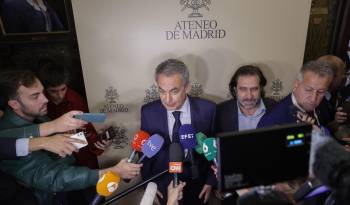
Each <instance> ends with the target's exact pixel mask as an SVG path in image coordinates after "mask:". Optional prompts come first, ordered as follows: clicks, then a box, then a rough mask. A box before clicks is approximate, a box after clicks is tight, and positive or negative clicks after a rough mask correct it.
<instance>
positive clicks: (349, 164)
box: [313, 140, 350, 204]
mask: <svg viewBox="0 0 350 205" xmlns="http://www.w3.org/2000/svg"><path fill="white" fill-rule="evenodd" d="M313 170H314V173H315V175H316V176H317V177H318V178H319V179H320V180H321V181H322V182H323V183H325V184H326V185H328V186H330V187H331V188H332V189H333V190H334V194H333V196H334V198H335V199H336V200H337V201H338V202H341V203H344V204H349V203H350V153H349V151H347V150H346V149H345V148H344V147H343V146H341V145H340V144H338V143H337V142H336V141H334V140H329V141H328V142H327V143H326V144H324V145H323V146H321V147H320V148H319V149H318V150H317V152H316V157H315V163H314V169H313Z"/></svg>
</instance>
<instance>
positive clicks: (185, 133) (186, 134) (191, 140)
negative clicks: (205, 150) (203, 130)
mask: <svg viewBox="0 0 350 205" xmlns="http://www.w3.org/2000/svg"><path fill="white" fill-rule="evenodd" d="M179 138H180V143H181V145H182V147H183V148H184V149H187V150H188V156H189V159H190V163H191V177H192V179H197V178H198V177H199V171H198V164H197V162H196V160H195V159H194V156H193V149H194V148H195V147H196V146H197V140H196V131H195V130H194V128H193V126H192V125H190V124H183V125H181V127H180V129H179Z"/></svg>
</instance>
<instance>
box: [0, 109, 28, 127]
mask: <svg viewBox="0 0 350 205" xmlns="http://www.w3.org/2000/svg"><path fill="white" fill-rule="evenodd" d="M4 119H6V120H7V121H10V122H12V123H13V124H15V125H17V126H23V125H31V124H33V122H31V121H28V120H26V119H23V118H21V117H20V116H19V115H17V114H16V113H15V112H14V111H13V110H12V109H11V108H9V107H7V108H6V110H5V113H4Z"/></svg>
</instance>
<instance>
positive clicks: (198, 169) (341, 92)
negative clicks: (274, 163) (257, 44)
mask: <svg viewBox="0 0 350 205" xmlns="http://www.w3.org/2000/svg"><path fill="white" fill-rule="evenodd" d="M35 71H36V73H34V72H32V71H28V70H26V71H22V70H16V69H14V70H8V71H5V72H2V73H1V76H0V95H1V98H2V99H3V100H4V104H5V105H6V106H5V107H4V110H3V111H4V113H3V116H2V118H1V119H0V144H1V149H0V154H1V155H0V156H1V162H0V168H1V171H2V172H1V175H0V176H1V180H3V181H4V183H2V185H1V188H2V190H4V191H3V192H2V193H4V194H3V195H1V198H0V201H1V202H4V203H8V204H11V203H13V204H16V203H17V204H24V203H25V204H57V203H58V204H87V203H90V202H91V201H92V200H93V197H94V196H95V194H96V192H95V185H96V184H98V182H100V181H99V180H98V179H99V178H101V177H102V178H103V176H104V174H105V173H107V172H108V171H111V172H112V173H115V174H117V175H119V176H120V177H121V178H123V179H124V180H126V181H127V180H128V179H129V180H130V179H133V178H135V177H137V176H139V175H140V174H141V176H142V179H143V180H146V179H148V178H150V177H152V176H153V175H155V174H157V173H159V172H161V171H163V170H166V169H169V168H170V165H169V162H172V161H171V158H172V154H174V152H171V147H172V146H173V144H179V145H180V146H181V147H182V150H181V153H182V152H183V156H182V159H181V160H178V161H179V162H180V161H181V174H180V175H179V176H178V175H177V174H176V172H175V174H174V176H173V175H171V174H164V175H162V176H160V177H158V178H157V179H155V180H154V182H155V183H156V184H157V190H158V191H157V194H156V196H154V198H155V199H154V200H155V203H156V204H177V203H180V204H207V203H208V200H209V197H210V194H211V192H212V191H214V190H215V187H216V183H217V181H216V178H215V174H214V171H213V169H212V168H210V167H211V166H212V163H213V162H208V160H207V159H206V158H205V157H204V155H203V154H200V152H198V151H197V152H196V147H195V145H194V144H192V143H190V142H189V141H186V139H182V138H180V136H187V135H193V134H196V133H202V134H203V135H206V136H214V135H215V134H217V133H221V132H229V131H242V130H247V129H255V128H257V127H265V126H271V125H276V124H285V123H291V122H292V123H293V122H294V123H298V122H306V123H310V124H312V125H314V126H315V129H321V130H327V132H326V133H327V134H328V135H329V136H328V137H329V138H334V140H335V142H329V143H331V144H332V143H333V144H332V145H329V144H327V145H328V146H331V148H330V147H326V146H324V147H321V148H319V153H317V154H316V159H320V160H321V161H322V160H323V159H324V158H327V157H328V154H327V153H329V155H341V156H342V157H340V156H336V157H335V156H333V157H334V158H337V159H335V160H324V161H322V162H319V161H320V160H319V161H317V163H315V167H316V168H315V169H314V170H321V171H315V175H316V176H312V177H317V178H320V179H321V181H322V182H324V183H325V184H326V185H328V186H329V187H330V190H331V191H330V192H327V197H326V198H328V200H329V201H333V202H334V204H347V203H349V201H350V200H349V197H348V196H349V195H350V193H349V184H350V181H349V177H350V176H349V171H350V167H349V166H350V159H349V158H350V156H349V153H348V151H347V146H348V142H349V138H350V137H349V134H350V131H349V130H350V128H349V127H348V126H349V125H348V124H347V123H348V121H347V115H348V111H347V110H346V108H347V106H348V105H347V104H348V103H350V102H349V101H350V94H349V92H350V91H349V88H348V86H349V82H348V80H349V79H348V78H346V75H345V74H346V67H345V64H344V63H343V62H342V60H341V59H339V58H338V57H336V56H329V55H327V56H323V57H321V58H319V59H317V60H315V61H312V62H309V63H306V64H305V65H304V66H302V68H301V69H300V71H299V73H298V76H297V79H296V80H295V82H294V84H293V88H292V91H291V93H290V94H289V95H287V96H286V97H285V98H284V99H283V100H281V101H279V102H276V101H274V100H272V99H269V98H267V97H266V96H265V95H264V86H265V85H266V79H265V77H264V74H263V73H262V71H261V70H260V68H259V67H257V66H254V65H245V66H242V67H240V68H238V69H237V70H236V72H235V73H234V75H233V76H232V79H231V82H230V83H229V88H230V92H231V94H232V99H230V100H227V101H225V102H222V103H220V104H218V105H215V104H214V103H213V102H211V101H208V100H204V99H201V98H195V97H191V96H189V95H188V93H189V91H190V83H189V72H188V69H187V66H186V65H185V64H184V63H183V62H182V61H180V60H177V59H168V60H166V61H164V62H162V63H161V64H159V65H158V66H157V68H156V71H155V81H156V83H157V85H158V89H159V97H160V99H159V100H156V101H154V102H151V103H148V104H146V105H144V106H142V108H141V130H142V132H145V133H147V135H148V136H147V137H146V135H144V138H142V142H148V143H146V145H145V146H143V145H144V144H142V143H141V140H140V139H141V138H139V140H140V141H139V142H138V143H136V144H134V145H133V149H134V150H135V153H136V152H138V153H142V152H143V153H144V155H143V158H142V160H139V162H134V157H135V155H134V154H133V155H132V156H130V158H129V159H128V158H125V159H122V160H121V161H120V162H119V163H117V164H116V165H114V166H112V167H109V168H104V169H101V168H99V166H98V165H97V156H98V155H100V154H102V153H103V151H104V150H106V149H108V147H109V146H110V145H111V140H105V139H101V138H98V135H97V132H96V130H95V129H94V127H93V126H92V124H90V123H87V122H85V121H82V120H79V119H75V118H74V117H73V116H75V115H77V114H81V113H82V112H87V106H86V102H83V100H82V98H81V97H80V96H78V94H77V93H75V91H73V90H71V89H70V88H69V80H68V77H67V75H68V74H66V70H65V68H64V66H61V65H60V64H59V63H56V62H54V61H52V60H48V59H44V60H42V61H40V62H39V63H38V65H37V69H36V70H35ZM53 73H55V74H54V75H52V74H53ZM84 103H85V105H84ZM47 115H48V116H50V117H51V119H49V118H47V117H46V116H47ZM186 124H190V125H193V127H186V128H184V127H185V126H184V125H186ZM76 130H83V131H85V133H86V135H87V136H88V137H87V144H88V145H87V146H85V147H84V148H82V149H77V147H76V146H74V144H76V143H80V144H86V142H84V141H80V140H78V139H74V138H70V136H71V135H72V134H74V132H75V131H76ZM72 131H73V132H72ZM141 135H142V133H141V132H139V133H137V134H136V135H135V137H137V136H141ZM146 138H147V139H146ZM147 140H148V141H147ZM134 141H136V139H134ZM134 141H133V142H134ZM197 141H198V139H197ZM340 144H342V145H340ZM147 145H148V146H149V147H147ZM153 148H154V149H153ZM149 149H151V150H149ZM334 150H335V151H334ZM325 153H326V154H325ZM322 154H323V155H322ZM72 155H74V156H72ZM327 159H328V158H327ZM339 159H340V160H339ZM175 162H177V161H175ZM331 162H333V163H331ZM335 162H336V163H335ZM182 163H183V164H182ZM175 168H176V167H175ZM213 168H214V170H215V166H214V167H213ZM171 173H174V172H171ZM5 182H6V183H5ZM297 188H298V187H296V188H295V189H294V190H292V192H295V191H296V189H297ZM276 191H277V192H278V193H280V192H281V193H282V190H281V189H280V190H278V189H277V190H276ZM283 191H285V190H283ZM289 191H290V190H289ZM332 191H333V192H332ZM329 193H331V195H330V196H329V195H328V194H329ZM21 195H23V197H19V196H21ZM216 196H217V197H218V198H219V199H220V200H221V203H222V204H236V203H237V195H236V194H235V193H234V194H233V196H231V197H228V198H224V197H222V193H218V192H217V191H216ZM287 198H288V197H287ZM18 199H20V200H22V201H18ZM289 200H290V201H289V202H288V203H290V204H293V203H296V201H295V200H294V199H293V198H289ZM238 201H239V200H238ZM303 203H304V204H311V203H315V204H316V202H310V201H307V200H305V201H304V202H303ZM317 203H318V204H324V203H329V204H330V202H327V201H326V202H324V201H321V202H319V201H318V202H317ZM241 204H244V203H242V201H241Z"/></svg>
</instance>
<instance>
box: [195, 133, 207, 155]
mask: <svg viewBox="0 0 350 205" xmlns="http://www.w3.org/2000/svg"><path fill="white" fill-rule="evenodd" d="M205 139H207V136H206V135H205V134H203V133H202V132H198V133H197V134H196V141H197V146H196V147H195V149H196V152H197V153H198V154H203V142H204V140H205Z"/></svg>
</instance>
